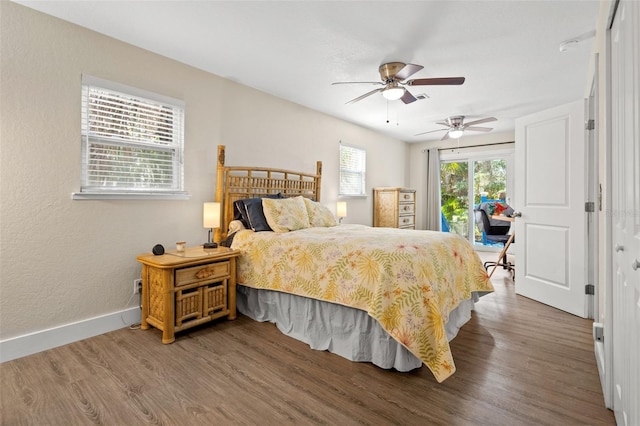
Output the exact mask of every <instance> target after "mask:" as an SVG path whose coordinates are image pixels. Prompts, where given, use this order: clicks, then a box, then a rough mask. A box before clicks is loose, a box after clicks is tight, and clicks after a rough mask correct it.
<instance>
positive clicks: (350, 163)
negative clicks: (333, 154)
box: [340, 143, 366, 196]
mask: <svg viewBox="0 0 640 426" xmlns="http://www.w3.org/2000/svg"><path fill="white" fill-rule="evenodd" d="M365 168H366V152H365V150H364V149H362V148H356V147H353V146H349V145H344V144H342V143H341V144H340V195H349V196H363V195H366V193H365Z"/></svg>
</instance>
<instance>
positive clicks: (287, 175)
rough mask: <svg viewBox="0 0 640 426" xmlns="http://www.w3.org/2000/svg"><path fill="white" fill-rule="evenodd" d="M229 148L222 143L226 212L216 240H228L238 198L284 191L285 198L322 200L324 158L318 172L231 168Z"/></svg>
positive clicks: (220, 180) (220, 188)
mask: <svg viewBox="0 0 640 426" xmlns="http://www.w3.org/2000/svg"><path fill="white" fill-rule="evenodd" d="M225 148H226V147H225V146H224V145H218V167H217V177H216V201H218V202H219V203H220V205H221V208H222V212H221V221H220V222H221V223H220V228H217V229H216V230H215V239H214V241H224V240H226V238H227V232H228V230H229V223H230V222H231V221H232V220H233V203H234V202H235V201H237V200H242V199H244V198H254V197H262V196H265V195H268V194H278V193H282V195H284V196H285V197H297V196H298V195H302V196H303V197H307V198H311V199H314V200H316V201H320V180H321V176H322V161H318V162H317V163H316V173H315V174H310V173H303V172H295V171H291V170H283V169H273V168H266V167H229V166H225V165H224V161H225Z"/></svg>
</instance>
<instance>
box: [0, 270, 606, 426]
mask: <svg viewBox="0 0 640 426" xmlns="http://www.w3.org/2000/svg"><path fill="white" fill-rule="evenodd" d="M492 280H493V283H494V285H495V287H496V292H495V293H494V294H491V295H488V296H485V297H483V298H482V299H481V301H480V302H479V303H478V304H477V305H476V311H475V312H474V314H473V317H472V319H471V321H470V322H469V323H467V324H466V325H465V326H464V327H463V328H462V329H461V331H460V333H459V334H458V336H457V337H456V338H455V339H454V340H453V341H452V342H451V347H452V351H453V355H454V359H455V362H456V366H457V372H456V373H455V374H454V375H453V376H452V377H450V378H449V379H447V380H446V381H445V382H443V383H441V384H438V383H437V382H436V381H435V379H434V378H433V376H432V374H431V373H430V372H429V370H428V369H427V368H426V367H422V368H420V369H418V370H415V371H413V372H410V373H398V372H395V371H387V370H382V369H380V368H378V367H375V366H373V365H371V364H364V363H353V362H350V361H347V360H345V359H343V358H340V357H339V356H337V355H333V354H330V353H328V352H320V351H315V350H312V349H310V348H309V347H308V346H307V345H305V344H304V343H300V342H298V341H296V340H293V339H291V338H289V337H286V336H284V335H283V334H281V333H280V332H279V331H278V330H277V328H276V327H275V325H273V324H268V323H257V322H254V321H252V320H250V319H248V318H247V317H244V316H242V315H240V316H239V317H238V319H237V320H235V321H220V322H216V323H213V324H209V325H206V326H203V327H201V328H197V329H193V330H191V331H190V332H187V333H182V334H178V336H177V339H176V342H175V343H173V344H171V345H163V344H161V342H160V336H161V333H160V332H159V331H157V330H155V329H152V330H148V331H141V330H130V329H128V328H124V329H121V330H117V331H114V332H111V333H107V334H103V335H101V336H97V337H94V338H91V339H87V340H84V341H81V342H76V343H72V344H69V345H66V346H63V347H60V348H56V349H52V350H48V351H45V352H41V353H39V354H35V355H31V356H28V357H24V358H21V359H17V360H13V361H9V362H5V363H3V364H0V377H1V380H2V386H1V389H0V397H1V400H0V402H1V405H0V410H1V414H0V421H1V424H2V425H88V424H104V425H141V424H158V425H235V424H242V425H256V424H260V425H271V424H331V425H349V424H371V425H384V424H402V425H426V424H430V425H613V424H615V421H614V417H613V413H612V412H611V411H609V410H607V409H606V408H605V407H604V401H603V397H602V391H601V388H600V382H599V379H598V372H597V368H596V363H595V359H594V353H593V342H592V338H591V321H588V320H583V319H580V318H577V317H574V316H572V315H570V314H566V313H564V312H561V311H558V310H556V309H553V308H551V307H548V306H545V305H542V304H539V303H537V302H534V301H532V300H529V299H526V298H523V297H521V296H516V295H515V294H514V285H513V282H512V281H511V279H510V278H509V277H508V275H507V274H506V273H504V272H503V271H501V270H498V271H496V273H495V274H494V276H493V279H492Z"/></svg>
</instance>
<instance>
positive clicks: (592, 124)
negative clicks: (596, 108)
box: [584, 119, 596, 130]
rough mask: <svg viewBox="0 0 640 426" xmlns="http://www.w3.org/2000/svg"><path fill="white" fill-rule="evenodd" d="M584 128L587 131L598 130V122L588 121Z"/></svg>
mask: <svg viewBox="0 0 640 426" xmlns="http://www.w3.org/2000/svg"><path fill="white" fill-rule="evenodd" d="M584 128H585V129H587V130H593V129H595V128H596V121H595V120H594V119H591V120H587V122H586V123H584Z"/></svg>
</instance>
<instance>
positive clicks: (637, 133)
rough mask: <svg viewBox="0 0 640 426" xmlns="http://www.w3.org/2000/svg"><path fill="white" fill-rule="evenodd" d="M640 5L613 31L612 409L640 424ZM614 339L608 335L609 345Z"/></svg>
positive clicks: (623, 13)
mask: <svg viewBox="0 0 640 426" xmlns="http://www.w3.org/2000/svg"><path fill="white" fill-rule="evenodd" d="M639 26H640V5H639V4H638V3H637V2H631V1H623V2H621V3H620V5H619V7H618V10H617V12H616V16H615V19H614V22H613V26H612V29H611V124H612V126H611V153H612V165H611V166H612V167H611V171H612V173H611V174H612V182H611V190H612V197H611V198H612V211H611V213H612V228H613V229H612V240H613V246H614V251H613V259H612V271H613V277H612V280H611V281H612V283H611V295H612V297H611V304H612V315H611V316H610V318H612V322H613V325H612V327H611V331H612V336H611V337H610V338H611V339H612V346H613V348H612V349H613V350H612V352H613V360H612V361H613V384H614V389H613V410H614V412H615V416H616V421H617V423H618V424H619V425H639V424H640V408H639V407H640V117H639V113H638V111H640V109H639V108H640V87H639V86H640V81H639V80H640V63H639V61H640V30H639V29H638V27H639ZM608 338H609V337H608V336H607V335H605V341H606V340H607V339H608Z"/></svg>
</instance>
